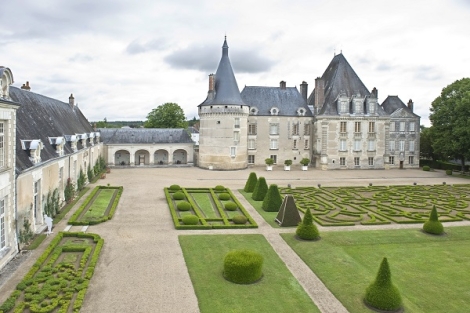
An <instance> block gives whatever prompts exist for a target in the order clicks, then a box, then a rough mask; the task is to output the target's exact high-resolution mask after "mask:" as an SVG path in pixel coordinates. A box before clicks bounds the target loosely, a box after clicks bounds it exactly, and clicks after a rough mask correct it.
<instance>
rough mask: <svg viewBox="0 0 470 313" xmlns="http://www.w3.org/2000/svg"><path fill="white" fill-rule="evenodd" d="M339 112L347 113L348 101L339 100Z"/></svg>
mask: <svg viewBox="0 0 470 313" xmlns="http://www.w3.org/2000/svg"><path fill="white" fill-rule="evenodd" d="M340 113H348V102H347V101H341V102H340Z"/></svg>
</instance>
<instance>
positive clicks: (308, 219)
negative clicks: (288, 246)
mask: <svg viewBox="0 0 470 313" xmlns="http://www.w3.org/2000/svg"><path fill="white" fill-rule="evenodd" d="M295 234H296V235H297V237H299V238H300V239H303V240H316V239H318V238H320V232H319V231H318V228H317V226H315V224H313V216H312V213H311V212H310V208H307V211H305V215H304V218H303V220H302V222H301V223H300V224H299V226H297V230H296V231H295Z"/></svg>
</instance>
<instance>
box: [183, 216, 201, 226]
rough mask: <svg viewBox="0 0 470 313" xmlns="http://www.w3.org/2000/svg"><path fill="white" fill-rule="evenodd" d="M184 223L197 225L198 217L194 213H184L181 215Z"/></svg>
mask: <svg viewBox="0 0 470 313" xmlns="http://www.w3.org/2000/svg"><path fill="white" fill-rule="evenodd" d="M182 220H183V224H184V225H197V224H199V217H197V216H196V215H194V214H191V215H185V216H183V217H182Z"/></svg>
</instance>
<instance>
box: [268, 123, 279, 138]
mask: <svg viewBox="0 0 470 313" xmlns="http://www.w3.org/2000/svg"><path fill="white" fill-rule="evenodd" d="M269 134H270V135H279V124H278V123H271V124H269Z"/></svg>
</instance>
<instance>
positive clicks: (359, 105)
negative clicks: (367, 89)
mask: <svg viewBox="0 0 470 313" xmlns="http://www.w3.org/2000/svg"><path fill="white" fill-rule="evenodd" d="M354 113H356V114H362V113H364V112H363V111H362V101H361V100H354Z"/></svg>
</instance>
